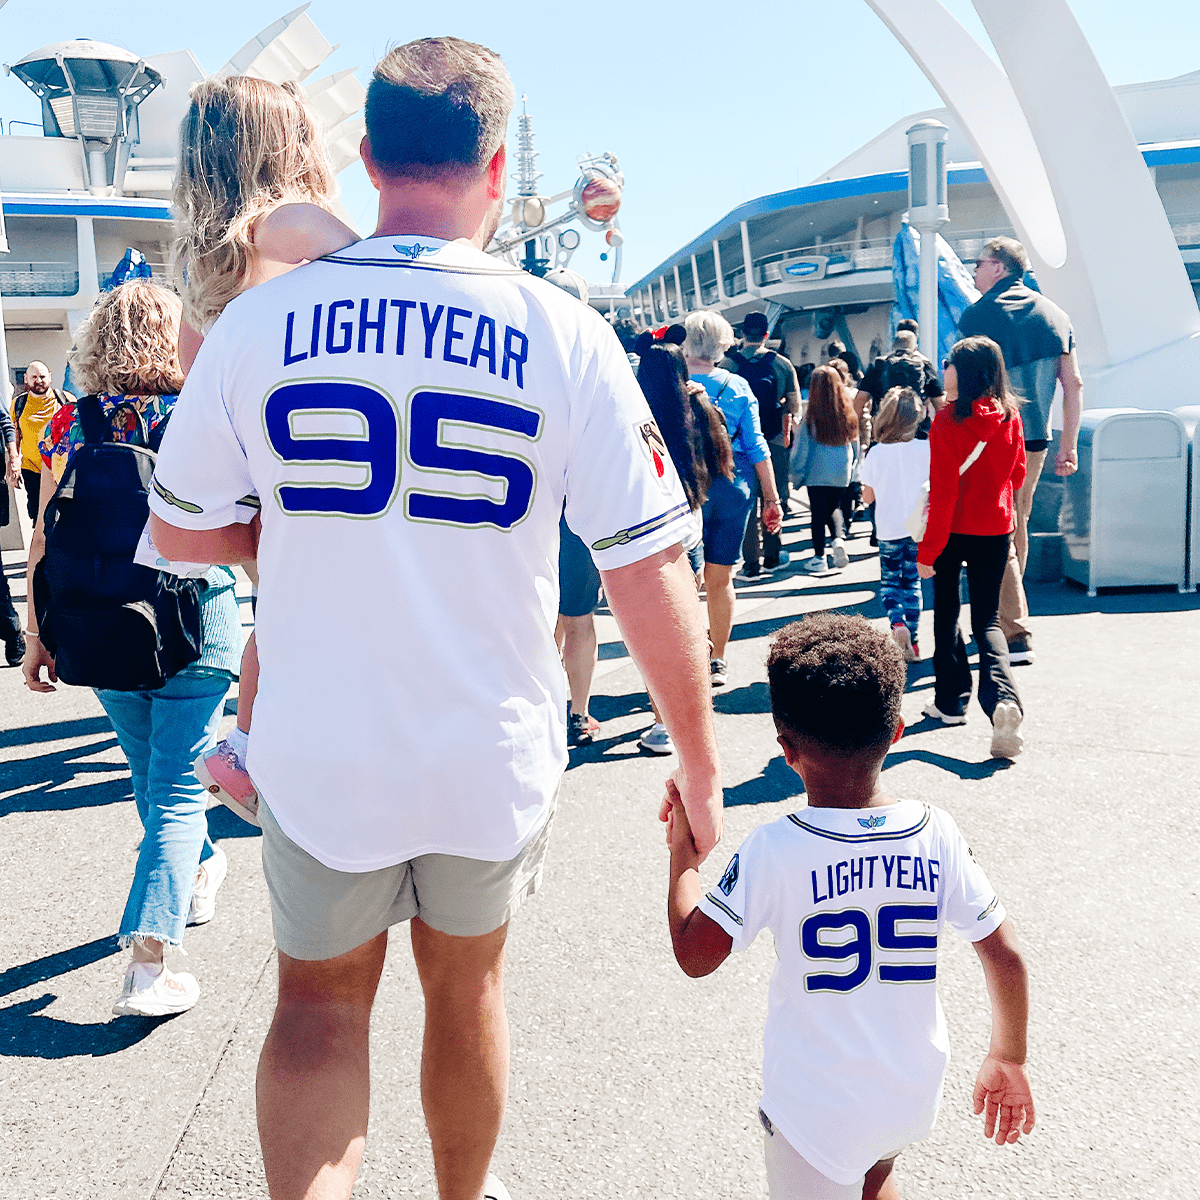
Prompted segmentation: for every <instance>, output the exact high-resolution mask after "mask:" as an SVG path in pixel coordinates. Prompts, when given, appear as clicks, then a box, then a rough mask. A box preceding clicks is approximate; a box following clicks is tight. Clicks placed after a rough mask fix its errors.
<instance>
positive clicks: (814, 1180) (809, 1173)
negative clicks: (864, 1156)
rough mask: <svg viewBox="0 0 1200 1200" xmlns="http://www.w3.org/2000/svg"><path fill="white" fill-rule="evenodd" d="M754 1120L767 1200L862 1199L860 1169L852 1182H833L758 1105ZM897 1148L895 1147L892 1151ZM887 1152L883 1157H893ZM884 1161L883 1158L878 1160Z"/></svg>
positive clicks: (863, 1178) (863, 1179)
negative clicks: (758, 1129) (760, 1143)
mask: <svg viewBox="0 0 1200 1200" xmlns="http://www.w3.org/2000/svg"><path fill="white" fill-rule="evenodd" d="M758 1119H759V1121H761V1122H762V1127H763V1143H764V1144H763V1153H764V1156H765V1158H766V1160H767V1192H768V1194H769V1195H770V1197H771V1200H862V1194H863V1183H864V1181H865V1180H866V1178H867V1177H866V1173H865V1172H864V1174H863V1177H862V1179H859V1180H857V1181H856V1182H855V1183H834V1181H833V1180H832V1179H830V1178H829V1176H828V1175H825V1174H823V1173H822V1172H820V1171H818V1170H817V1168H816V1167H814V1166H813V1165H812V1163H810V1162H809V1161H808V1159H807V1158H805V1157H804V1156H803V1155H802V1154H801V1153H800V1152H799V1151H798V1150H797V1149H796V1148H795V1147H794V1146H793V1145H792V1144H791V1142H789V1141H788V1140H787V1138H785V1137H784V1136H783V1134H782V1133H780V1132H779V1130H778V1129H776V1128H775V1127H774V1126H773V1125H772V1124H771V1121H770V1118H769V1117H768V1116H767V1114H766V1113H764V1112H763V1111H762V1109H761V1108H760V1109H759V1110H758ZM899 1153H900V1151H899V1150H897V1151H896V1154H899ZM896 1154H889V1155H887V1158H895V1157H896ZM880 1161H881V1162H885V1161H886V1159H881V1160H880Z"/></svg>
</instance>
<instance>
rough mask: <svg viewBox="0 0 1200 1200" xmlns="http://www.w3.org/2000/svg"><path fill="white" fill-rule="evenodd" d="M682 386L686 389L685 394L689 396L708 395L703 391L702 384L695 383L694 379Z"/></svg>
mask: <svg viewBox="0 0 1200 1200" xmlns="http://www.w3.org/2000/svg"><path fill="white" fill-rule="evenodd" d="M683 386H684V387H685V388H687V394H688V395H689V396H707V395H708V392H706V391H705V390H704V384H702V383H699V382H697V381H696V380H695V379H689V380H688V381H687V383H685V384H684V385H683Z"/></svg>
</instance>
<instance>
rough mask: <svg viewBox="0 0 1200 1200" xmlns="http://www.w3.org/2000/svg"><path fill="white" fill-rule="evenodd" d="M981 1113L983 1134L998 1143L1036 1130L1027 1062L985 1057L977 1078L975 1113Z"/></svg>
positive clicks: (1003, 1142) (992, 1056)
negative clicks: (1025, 1063)
mask: <svg viewBox="0 0 1200 1200" xmlns="http://www.w3.org/2000/svg"><path fill="white" fill-rule="evenodd" d="M980 1113H983V1114H984V1118H983V1136H984V1137H986V1138H991V1137H995V1141H996V1145H997V1146H1003V1145H1004V1144H1005V1143H1006V1142H1007V1143H1009V1144H1011V1143H1013V1142H1017V1141H1020V1138H1021V1134H1022V1133H1032V1132H1033V1125H1034V1121H1035V1120H1036V1114H1035V1113H1034V1111H1033V1093H1032V1091H1031V1090H1030V1087H1029V1076H1028V1074H1027V1073H1026V1071H1025V1068H1024V1066H1023V1065H1021V1064H1020V1063H1010V1062H1005V1061H1004V1060H1003V1059H999V1058H996V1057H995V1056H994V1055H991V1054H989V1055H988V1056H987V1058H985V1059H984V1060H983V1066H982V1067H980V1068H979V1075H978V1077H977V1078H976V1080H975V1115H976V1116H978V1115H979V1114H980Z"/></svg>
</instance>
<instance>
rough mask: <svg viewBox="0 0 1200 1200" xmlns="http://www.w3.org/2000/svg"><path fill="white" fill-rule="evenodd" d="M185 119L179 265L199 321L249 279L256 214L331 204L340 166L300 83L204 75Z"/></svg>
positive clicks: (178, 199)
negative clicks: (334, 164) (328, 153)
mask: <svg viewBox="0 0 1200 1200" xmlns="http://www.w3.org/2000/svg"><path fill="white" fill-rule="evenodd" d="M190 96H191V104H190V105H189V106H188V111H187V115H186V116H185V117H184V118H183V122H182V124H181V125H180V128H179V179H178V182H177V183H176V184H175V195H174V205H175V217H176V220H177V222H178V234H177V236H176V240H175V270H176V275H177V281H178V284H179V288H180V291H181V293H182V294H183V306H184V315H185V317H186V318H187V320H188V322H189V323H190V324H191V325H192V326H193V327H194V328H196V329H197V330H201V331H203V329H204V327H205V325H207V324H208V323H209V322H210V321H212V320H214V319H215V318H216V317H217V316H219V315H220V313H221V311H222V310H223V309H224V307H225V305H227V304H228V303H229V301H230V300H232V299H233V298H234V296H236V295H238V293H239V292H241V291H242V290H243V289H244V288H245V286H246V278H247V276H248V275H249V273H250V269H251V266H252V265H253V255H252V247H253V243H252V237H251V234H252V230H253V227H254V222H255V221H256V220H258V218H259V217H261V216H264V215H265V214H266V213H268V212H270V211H271V210H272V209H274V208H276V207H277V206H279V205H280V204H287V203H309V204H317V205H320V207H322V208H324V209H329V207H330V205H331V203H332V201H333V199H334V196H335V195H336V191H335V187H336V185H335V183H334V178H333V171H332V170H331V169H330V166H329V161H328V159H327V158H326V157H325V151H324V149H323V147H322V145H321V131H320V129H319V128H318V126H317V121H316V118H315V117H314V116H313V114H312V112H311V111H310V109H309V108H308V105H307V104H306V103H305V101H304V97H303V95H302V93H301V91H300V89H299V87H297V86H296V84H294V83H284V84H276V83H268V82H267V81H266V80H264V79H254V78H251V77H250V76H248V75H233V76H230V77H229V78H228V79H205V80H202V81H201V82H200V83H197V84H194V85H193V87H192V89H191V92H190Z"/></svg>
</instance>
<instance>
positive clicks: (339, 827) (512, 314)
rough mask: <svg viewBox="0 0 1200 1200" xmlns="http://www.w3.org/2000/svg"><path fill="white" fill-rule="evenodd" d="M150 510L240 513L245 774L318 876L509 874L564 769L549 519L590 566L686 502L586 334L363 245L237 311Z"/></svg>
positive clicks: (448, 250) (521, 278)
mask: <svg viewBox="0 0 1200 1200" xmlns="http://www.w3.org/2000/svg"><path fill="white" fill-rule="evenodd" d="M154 493H155V494H154V495H152V497H151V507H152V508H153V510H154V512H155V513H157V514H158V516H160V517H161V518H162V519H163V520H165V521H168V522H169V523H171V524H172V525H176V526H179V527H182V528H186V529H215V528H219V527H222V526H225V525H228V524H231V523H232V522H235V521H244V520H249V519H250V518H251V516H252V515H253V513H254V511H255V510H256V506H257V504H258V501H257V500H256V499H255V496H257V497H260V498H261V511H262V539H261V544H260V548H259V558H258V567H259V572H260V575H261V581H262V582H261V586H260V591H259V599H258V614H257V624H256V628H257V641H258V654H259V660H260V663H261V678H260V683H259V691H258V698H257V701H256V703H255V706H254V719H253V725H252V729H251V735H250V747H249V756H248V763H247V766H248V769H249V771H250V773H251V775H252V776H253V778H254V781H255V784H256V785H257V786H258V788H259V790H260V792H261V793H262V795H263V797H264V798H265V800H266V802H267V804H268V805H269V806H270V808H271V811H272V813H274V815H275V817H276V819H277V820H278V822H279V824H280V826H281V827H282V829H283V830H284V832H285V833H287V835H288V836H289V837H290V838H292V839H293V840H294V841H295V842H296V843H298V844H299V845H300V846H301V847H303V848H304V849H305V850H307V851H308V852H309V853H310V854H312V855H313V856H314V857H315V858H317V859H319V860H320V861H321V862H323V863H325V864H326V865H327V866H330V867H333V868H335V869H338V870H343V871H366V870H372V869H375V868H378V867H383V866H387V865H390V864H393V863H397V862H402V861H405V860H407V859H409V858H412V857H414V856H416V855H420V854H426V853H433V852H438V853H445V854H455V855H462V856H467V857H471V858H477V859H484V860H490V861H503V860H506V859H509V858H511V857H513V856H514V855H515V854H516V853H517V852H518V851H519V850H520V848H521V847H522V846H523V845H524V844H525V842H526V841H528V839H529V838H530V837H532V836H533V834H534V833H536V832H537V830H538V829H539V828H540V827H541V825H542V823H543V822H544V821H545V819H546V816H547V814H548V812H549V806H550V804H551V802H552V798H553V795H554V790H555V788H556V786H557V783H558V780H559V777H560V775H561V773H562V770H563V768H564V766H565V763H566V737H565V731H564V714H565V706H566V696H565V682H564V677H563V671H562V666H561V663H560V661H559V658H558V654H557V651H556V649H555V646H554V639H553V630H554V623H555V617H556V614H557V608H558V520H559V514H560V513H561V512H562V509H563V501H564V497H565V500H566V516H567V521H568V522H569V524H570V526H571V528H572V529H573V530H575V531H576V533H578V534H579V536H580V537H581V538H582V539H583V540H584V541H585V542H586V543H587V544H588V546H589V547H590V548H591V550H592V553H593V556H594V558H595V560H596V563H597V565H598V566H599V567H600V568H601V569H611V568H616V567H622V566H625V565H628V564H630V563H633V562H636V561H638V560H640V559H642V558H646V557H648V556H650V555H651V554H653V553H654V552H656V551H658V550H660V549H663V548H665V547H667V546H670V545H672V544H674V543H676V542H679V541H681V539H682V538H683V537H684V536H685V535H686V533H687V531H688V529H689V528H690V523H689V519H690V514H689V512H688V506H687V501H686V499H685V498H684V495H683V491H682V488H681V487H680V485H679V481H678V478H677V476H676V474H675V471H674V468H673V466H672V464H671V459H670V455H669V454H668V453H667V452H666V448H665V446H664V444H663V442H662V439H661V436H660V434H659V432H658V429H657V427H656V426H655V424H654V421H653V418H652V417H651V415H650V410H649V407H648V406H647V404H646V401H645V398H644V397H643V396H642V393H641V390H640V389H639V387H638V385H637V381H636V380H635V379H634V377H633V373H632V371H631V370H630V367H629V363H628V360H627V359H626V357H625V354H624V352H623V351H622V349H621V346H620V344H619V342H618V341H617V338H616V336H615V335H614V333H613V332H612V330H611V328H610V327H609V326H608V325H607V323H606V322H605V321H604V320H603V318H602V317H601V316H600V315H599V314H598V313H596V312H594V311H593V310H591V309H590V308H588V307H587V306H586V305H583V304H581V303H580V302H579V301H578V300H576V299H574V298H573V297H571V296H568V295H566V294H565V293H563V292H562V291H560V290H559V289H558V288H555V287H553V286H551V285H550V284H547V283H545V282H544V281H542V280H539V279H535V278H533V277H532V276H530V275H528V274H526V273H525V272H523V271H519V270H516V269H514V268H512V267H510V266H508V265H507V264H505V263H501V262H498V261H497V260H495V259H493V258H489V257H488V256H486V255H484V254H482V253H481V252H480V251H478V250H477V249H475V248H474V247H473V246H471V245H469V244H468V243H466V242H462V241H457V242H443V241H440V240H438V239H433V238H420V239H417V238H413V237H374V238H369V239H367V240H365V241H363V242H360V243H358V244H356V245H354V246H351V247H350V248H349V249H347V250H343V251H341V252H339V253H338V254H335V255H331V256H330V257H329V258H326V259H323V260H321V261H320V262H316V263H312V264H310V265H308V266H305V267H301V268H299V269H297V270H295V271H292V272H290V273H289V274H287V275H284V276H281V277H280V278H278V279H275V280H272V281H271V282H269V283H264V284H262V285H260V286H259V287H255V288H253V289H251V290H250V291H248V292H246V293H245V294H243V295H242V296H240V297H238V298H237V299H236V300H234V301H233V302H232V303H231V304H230V305H229V306H228V307H227V308H226V310H225V312H224V313H223V314H222V316H221V318H220V319H219V320H218V321H217V323H216V325H215V326H214V328H213V330H212V332H211V333H210V334H209V336H208V337H207V338H206V339H205V342H204V345H203V346H202V348H201V350H200V354H199V356H198V357H197V359H196V364H195V366H194V368H193V370H192V372H191V374H190V375H189V376H188V380H187V385H186V386H185V388H184V391H183V394H182V396H181V398H180V400H179V402H178V404H177V406H176V409H175V413H174V415H173V416H172V418H171V424H170V426H169V430H168V433H167V436H166V438H165V439H164V443H163V447H162V452H161V453H160V455H159V457H158V465H157V467H156V470H155V483H154Z"/></svg>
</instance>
